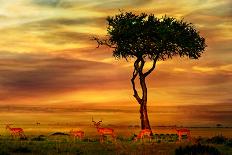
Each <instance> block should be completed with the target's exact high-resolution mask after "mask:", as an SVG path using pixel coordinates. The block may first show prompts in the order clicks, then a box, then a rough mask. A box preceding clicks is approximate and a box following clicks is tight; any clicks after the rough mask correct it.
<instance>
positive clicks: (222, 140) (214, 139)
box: [211, 135, 227, 144]
mask: <svg viewBox="0 0 232 155" xmlns="http://www.w3.org/2000/svg"><path fill="white" fill-rule="evenodd" d="M226 141H227V139H226V138H225V137H224V136H222V135H220V136H215V137H212V138H211V143H213V144H224V143H226Z"/></svg>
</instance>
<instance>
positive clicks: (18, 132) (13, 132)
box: [6, 124, 26, 138]
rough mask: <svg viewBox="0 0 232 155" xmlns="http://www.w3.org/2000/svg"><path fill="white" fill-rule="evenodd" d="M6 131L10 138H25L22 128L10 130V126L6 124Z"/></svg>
mask: <svg viewBox="0 0 232 155" xmlns="http://www.w3.org/2000/svg"><path fill="white" fill-rule="evenodd" d="M6 129H9V131H10V134H11V136H12V137H17V136H19V137H20V138H26V136H25V135H24V132H23V129H22V128H11V127H10V124H7V125H6Z"/></svg>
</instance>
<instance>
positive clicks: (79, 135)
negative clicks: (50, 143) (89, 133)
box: [70, 130, 84, 140]
mask: <svg viewBox="0 0 232 155" xmlns="http://www.w3.org/2000/svg"><path fill="white" fill-rule="evenodd" d="M70 135H71V136H73V137H74V138H75V139H76V138H79V139H80V140H82V138H83V137H84V131H81V130H71V131H70Z"/></svg>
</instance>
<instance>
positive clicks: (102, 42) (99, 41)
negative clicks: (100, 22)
mask: <svg viewBox="0 0 232 155" xmlns="http://www.w3.org/2000/svg"><path fill="white" fill-rule="evenodd" d="M92 40H95V41H96V42H97V44H98V45H97V48H99V47H100V45H105V46H108V47H110V48H116V47H115V46H113V45H112V44H110V43H109V40H108V39H99V38H97V37H93V38H92Z"/></svg>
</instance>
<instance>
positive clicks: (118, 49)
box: [94, 12, 206, 129]
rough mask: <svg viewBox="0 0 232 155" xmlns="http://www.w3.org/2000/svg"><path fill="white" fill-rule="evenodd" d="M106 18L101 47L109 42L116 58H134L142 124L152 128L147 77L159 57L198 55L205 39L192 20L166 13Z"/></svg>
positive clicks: (122, 15)
mask: <svg viewBox="0 0 232 155" xmlns="http://www.w3.org/2000/svg"><path fill="white" fill-rule="evenodd" d="M106 20H107V22H108V28H107V32H108V35H107V38H103V39H99V38H94V40H96V41H97V43H98V47H99V46H100V45H106V46H108V47H110V48H112V49H113V56H114V57H115V58H119V59H120V58H124V59H126V60H128V59H134V60H135V61H134V71H133V76H132V78H131V83H132V87H133V91H134V97H135V99H136V100H137V102H138V103H139V105H140V119H141V128H142V129H151V127H150V123H149V119H148V115H147V85H146V77H147V76H148V75H150V74H151V73H152V71H153V70H154V69H155V67H156V62H157V61H159V60H166V59H171V58H172V57H173V56H180V57H188V58H190V59H198V58H199V57H200V56H201V54H202V52H203V51H204V49H205V47H206V44H205V39H204V38H203V37H201V36H200V35H199V32H198V31H197V30H196V29H195V27H194V26H193V24H191V23H187V22H185V21H183V20H177V19H175V18H172V17H167V16H164V17H162V18H157V17H155V16H154V15H152V14H151V15H147V14H145V13H142V14H140V15H136V14H134V13H132V12H125V13H123V12H121V13H120V14H117V15H115V16H112V17H107V19H106ZM147 61H152V62H153V65H152V67H151V68H150V69H148V70H146V71H145V69H144V66H145V63H146V62H147ZM136 78H139V84H140V86H141V89H142V94H141V95H140V94H139V93H138V91H137V89H136V86H135V79H136Z"/></svg>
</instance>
